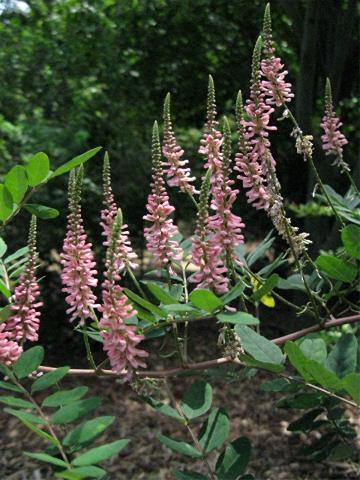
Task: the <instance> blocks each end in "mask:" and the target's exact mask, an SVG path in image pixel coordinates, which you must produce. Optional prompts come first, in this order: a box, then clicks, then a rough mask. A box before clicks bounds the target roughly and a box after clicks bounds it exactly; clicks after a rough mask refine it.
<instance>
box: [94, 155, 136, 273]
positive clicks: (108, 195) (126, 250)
mask: <svg viewBox="0 0 360 480" xmlns="http://www.w3.org/2000/svg"><path fill="white" fill-rule="evenodd" d="M103 190H104V198H103V205H104V207H103V209H102V210H101V226H102V228H103V232H102V235H103V236H104V237H105V240H104V242H103V245H104V246H105V247H108V246H109V244H110V237H111V230H112V226H113V223H114V219H115V216H116V213H117V206H116V203H115V199H114V194H113V191H112V187H111V173H110V161H109V156H108V154H107V153H105V157H104V167H103ZM118 242H119V245H118V252H119V254H118V255H117V256H116V261H117V262H118V264H117V265H116V266H115V270H117V271H119V272H122V271H123V270H125V269H126V268H131V269H136V268H137V266H138V265H137V263H136V260H137V258H138V257H137V255H136V253H135V252H134V251H133V249H132V247H131V242H130V239H129V231H128V226H127V225H126V224H124V225H122V228H121V232H120V235H119V238H118Z"/></svg>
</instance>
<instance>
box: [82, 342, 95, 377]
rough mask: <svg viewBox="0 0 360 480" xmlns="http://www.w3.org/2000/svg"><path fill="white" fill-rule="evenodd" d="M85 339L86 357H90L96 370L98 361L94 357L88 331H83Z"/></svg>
mask: <svg viewBox="0 0 360 480" xmlns="http://www.w3.org/2000/svg"><path fill="white" fill-rule="evenodd" d="M83 339H84V343H85V348H86V358H87V359H88V362H89V363H90V365H91V367H92V368H93V369H94V370H97V367H96V363H95V361H94V357H93V355H92V352H91V347H90V343H89V338H88V336H87V334H86V333H83Z"/></svg>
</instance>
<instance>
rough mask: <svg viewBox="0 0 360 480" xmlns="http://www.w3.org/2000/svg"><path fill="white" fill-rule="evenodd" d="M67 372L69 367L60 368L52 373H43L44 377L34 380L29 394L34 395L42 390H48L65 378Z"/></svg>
mask: <svg viewBox="0 0 360 480" xmlns="http://www.w3.org/2000/svg"><path fill="white" fill-rule="evenodd" d="M69 370H70V367H60V368H57V369H56V370H54V371H53V372H49V373H45V375H43V376H42V377H40V378H38V379H37V380H35V382H34V383H33V384H32V386H31V393H35V392H38V391H39V390H44V388H49V387H51V386H52V385H55V384H56V383H57V382H58V381H59V380H61V379H62V378H63V377H65V375H66V374H67V372H68V371H69Z"/></svg>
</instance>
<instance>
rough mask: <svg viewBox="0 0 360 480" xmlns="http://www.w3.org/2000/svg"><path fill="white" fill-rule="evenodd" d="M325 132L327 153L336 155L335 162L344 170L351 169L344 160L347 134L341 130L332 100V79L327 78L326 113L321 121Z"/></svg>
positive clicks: (324, 145)
mask: <svg viewBox="0 0 360 480" xmlns="http://www.w3.org/2000/svg"><path fill="white" fill-rule="evenodd" d="M320 126H321V128H322V129H323V130H324V132H325V133H324V134H323V135H322V136H321V141H322V148H323V150H324V151H325V153H326V155H334V156H335V157H336V159H335V162H334V163H335V164H337V165H339V166H341V167H342V168H343V169H344V170H349V166H348V165H347V164H346V163H345V162H344V160H343V146H344V145H346V144H347V143H348V141H347V140H346V138H345V135H344V134H343V133H342V132H341V131H340V127H341V126H342V123H341V122H340V119H339V118H338V117H337V115H336V113H335V111H334V105H333V101H332V94H331V85H330V80H329V79H327V80H326V87H325V115H324V116H323V118H322V121H321V123H320Z"/></svg>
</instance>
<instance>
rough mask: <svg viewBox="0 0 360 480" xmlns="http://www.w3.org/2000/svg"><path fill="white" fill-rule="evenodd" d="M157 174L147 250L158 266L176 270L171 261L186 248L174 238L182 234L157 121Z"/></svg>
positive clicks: (154, 143) (154, 147) (178, 258)
mask: <svg viewBox="0 0 360 480" xmlns="http://www.w3.org/2000/svg"><path fill="white" fill-rule="evenodd" d="M152 159H153V174H152V183H151V193H150V194H149V196H148V202H147V205H146V209H147V211H148V213H147V214H146V215H145V216H144V220H147V221H148V222H149V223H150V226H149V227H146V228H145V229H144V235H145V239H146V244H147V249H148V250H149V252H151V253H152V255H153V257H154V260H155V263H156V265H157V267H158V268H165V269H168V270H169V272H170V273H171V272H172V267H171V263H172V262H174V261H175V262H176V261H177V262H179V261H181V259H182V253H183V252H182V249H181V248H180V245H179V243H178V242H177V241H176V240H174V237H175V236H176V235H177V234H178V233H179V232H178V229H177V227H176V226H175V225H174V224H173V221H172V219H171V218H169V217H170V215H171V214H172V213H173V211H174V210H175V209H174V207H173V206H172V205H170V203H169V197H168V194H167V193H166V189H165V185H164V179H163V171H162V166H161V153H160V140H159V130H158V124H157V122H155V123H154V128H153V137H152Z"/></svg>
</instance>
